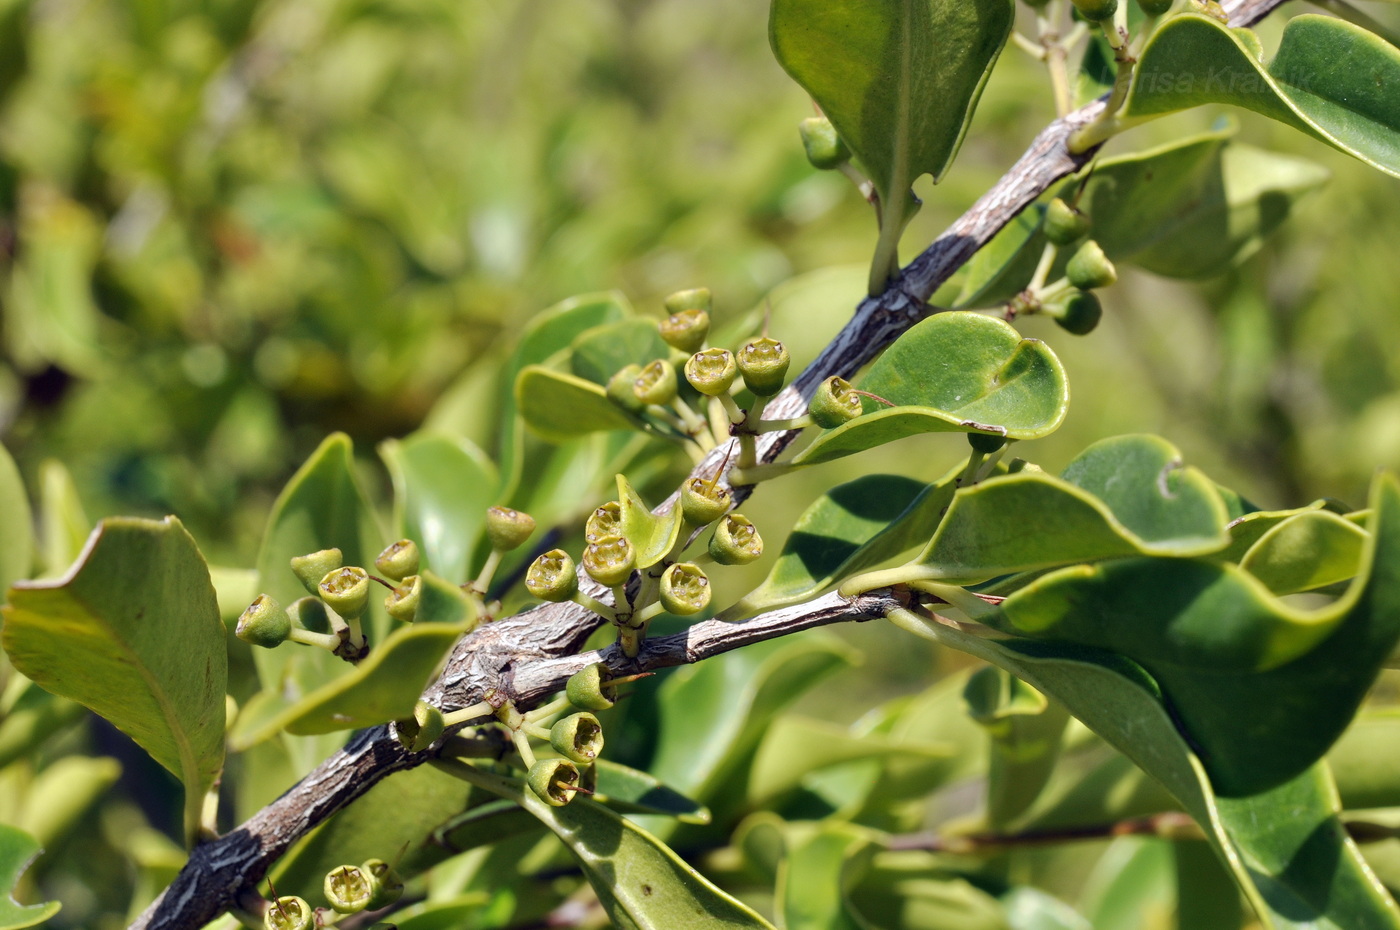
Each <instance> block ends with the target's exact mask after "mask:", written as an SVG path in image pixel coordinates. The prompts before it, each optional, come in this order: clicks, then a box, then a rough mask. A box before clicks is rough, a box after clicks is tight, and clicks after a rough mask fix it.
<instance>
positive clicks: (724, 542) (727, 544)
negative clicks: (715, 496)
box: [710, 513, 763, 565]
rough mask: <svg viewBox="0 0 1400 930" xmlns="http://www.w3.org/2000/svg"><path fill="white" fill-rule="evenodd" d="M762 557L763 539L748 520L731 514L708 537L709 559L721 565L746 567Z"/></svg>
mask: <svg viewBox="0 0 1400 930" xmlns="http://www.w3.org/2000/svg"><path fill="white" fill-rule="evenodd" d="M761 555H763V537H762V536H760V535H758V529H757V527H755V526H754V525H753V523H751V522H749V519H748V518H747V517H745V516H742V515H740V514H737V513H731V514H729V515H728V516H726V517H725V518H724V519H723V520H721V521H719V525H718V526H716V527H715V535H714V536H712V537H710V557H711V558H713V559H714V560H715V561H716V562H718V563H719V564H721V565H747V564H749V563H750V562H752V561H754V560H755V559H757V558H758V557H759V556H761Z"/></svg>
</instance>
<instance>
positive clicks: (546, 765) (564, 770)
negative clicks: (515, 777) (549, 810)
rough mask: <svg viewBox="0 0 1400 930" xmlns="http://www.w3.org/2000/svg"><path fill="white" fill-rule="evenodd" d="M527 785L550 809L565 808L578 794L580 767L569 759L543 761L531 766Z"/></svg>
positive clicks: (526, 780)
mask: <svg viewBox="0 0 1400 930" xmlns="http://www.w3.org/2000/svg"><path fill="white" fill-rule="evenodd" d="M525 783H526V784H527V785H529V786H530V790H531V791H533V792H534V793H535V796H536V797H538V798H539V799H540V800H541V801H543V802H544V803H546V804H548V805H549V806H550V807H563V806H564V805H565V804H568V803H569V802H570V801H572V800H573V799H574V795H575V794H577V793H578V783H579V771H578V767H577V766H576V765H574V764H573V763H572V762H570V761H569V760H568V759H541V760H540V761H538V762H536V763H535V764H534V765H532V766H530V773H529V775H527V776H526V779H525Z"/></svg>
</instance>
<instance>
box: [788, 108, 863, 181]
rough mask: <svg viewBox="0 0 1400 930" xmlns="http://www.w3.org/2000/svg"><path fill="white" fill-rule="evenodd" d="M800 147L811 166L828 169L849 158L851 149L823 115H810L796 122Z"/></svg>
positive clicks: (840, 164) (822, 169)
mask: <svg viewBox="0 0 1400 930" xmlns="http://www.w3.org/2000/svg"><path fill="white" fill-rule="evenodd" d="M797 132H798V134H799V135H800V136H801V137H802V148H803V149H804V150H806V152H807V161H808V162H810V163H811V165H812V167H813V168H817V169H819V170H821V171H830V170H832V169H833V168H840V167H841V166H842V165H844V164H845V163H846V162H848V161H850V160H851V150H850V149H849V148H848V147H847V146H846V143H845V142H844V141H842V139H841V137H840V136H839V135H837V133H836V127H835V126H833V125H831V120H829V119H827V118H826V117H825V116H811V117H808V118H807V119H804V120H803V121H802V122H800V123H798V124H797Z"/></svg>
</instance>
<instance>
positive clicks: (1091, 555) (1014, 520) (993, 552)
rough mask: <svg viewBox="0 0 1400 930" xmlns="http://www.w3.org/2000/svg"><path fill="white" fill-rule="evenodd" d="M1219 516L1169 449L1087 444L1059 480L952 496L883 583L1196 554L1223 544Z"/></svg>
mask: <svg viewBox="0 0 1400 930" xmlns="http://www.w3.org/2000/svg"><path fill="white" fill-rule="evenodd" d="M1098 495H1103V496H1102V497H1100V496H1098ZM1225 517H1226V512H1225V506H1224V504H1223V503H1222V502H1221V501H1220V497H1219V495H1218V494H1217V493H1216V491H1215V485H1214V484H1213V483H1212V482H1211V481H1210V479H1208V478H1206V477H1205V476H1204V475H1203V474H1201V472H1200V471H1198V470H1197V469H1195V468H1193V467H1190V466H1183V465H1182V463H1181V460H1180V457H1179V454H1178V453H1177V451H1176V448H1175V447H1174V446H1172V445H1171V444H1170V443H1168V442H1166V441H1165V440H1162V439H1159V438H1157V437H1155V436H1146V435H1140V434H1133V435H1128V436H1118V437H1114V438H1112V439H1105V440H1101V441H1099V442H1097V443H1094V444H1093V445H1091V446H1090V447H1089V448H1088V449H1086V450H1085V451H1084V452H1083V453H1082V454H1081V455H1080V456H1079V457H1078V458H1076V459H1075V460H1074V461H1073V462H1071V463H1070V464H1069V465H1068V466H1067V467H1066V468H1065V471H1064V477H1062V478H1053V477H1051V476H1049V475H1046V474H1044V473H1041V472H1026V471H1022V472H1018V473H1016V474H1013V475H1004V476H1001V477H996V478H989V479H987V480H985V481H983V482H982V483H981V484H978V485H976V486H974V487H970V488H964V489H962V490H960V491H958V493H957V494H956V495H955V496H954V497H953V503H952V505H951V506H950V507H949V508H948V513H947V515H946V516H945V517H944V518H943V522H942V523H940V524H939V526H938V530H937V532H936V533H935V534H934V536H933V539H931V540H930V541H929V543H928V545H927V546H926V547H925V548H924V551H923V552H922V553H920V554H919V556H918V557H917V558H915V559H914V561H912V562H910V563H909V564H908V565H907V566H904V567H902V568H899V569H890V570H889V578H890V579H891V580H887V581H882V582H881V583H893V582H895V581H903V582H909V581H920V580H922V581H956V582H958V583H961V584H967V583H972V582H978V581H985V580H986V579H989V578H994V577H997V576H999V575H1009V574H1012V573H1015V572H1024V571H1030V570H1033V569H1042V568H1048V567H1051V566H1055V565H1066V564H1071V563H1076V562H1090V561H1096V560H1100V559H1112V558H1121V557H1125V556H1131V555H1141V554H1159V555H1172V556H1189V555H1200V554H1204V553H1208V552H1213V551H1216V550H1219V549H1222V548H1224V546H1225V545H1226V543H1227V542H1228V540H1227V538H1226V537H1225V535H1224V526H1225ZM879 575H880V577H881V578H884V577H885V573H879ZM867 577H874V576H867Z"/></svg>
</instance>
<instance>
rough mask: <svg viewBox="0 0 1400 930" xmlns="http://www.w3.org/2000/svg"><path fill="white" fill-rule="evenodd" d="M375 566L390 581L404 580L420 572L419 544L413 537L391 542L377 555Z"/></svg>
mask: <svg viewBox="0 0 1400 930" xmlns="http://www.w3.org/2000/svg"><path fill="white" fill-rule="evenodd" d="M374 567H375V568H377V569H379V572H380V574H382V575H383V576H384V577H385V578H388V579H389V580H390V581H403V580H404V579H405V578H407V577H408V576H409V575H416V574H418V544H417V543H415V542H414V541H413V540H411V539H400V540H399V541H398V542H396V543H390V544H389V545H388V546H387V547H386V548H385V549H384V551H383V552H381V553H379V555H378V556H376V557H375V559H374ZM323 577H324V576H323Z"/></svg>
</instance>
